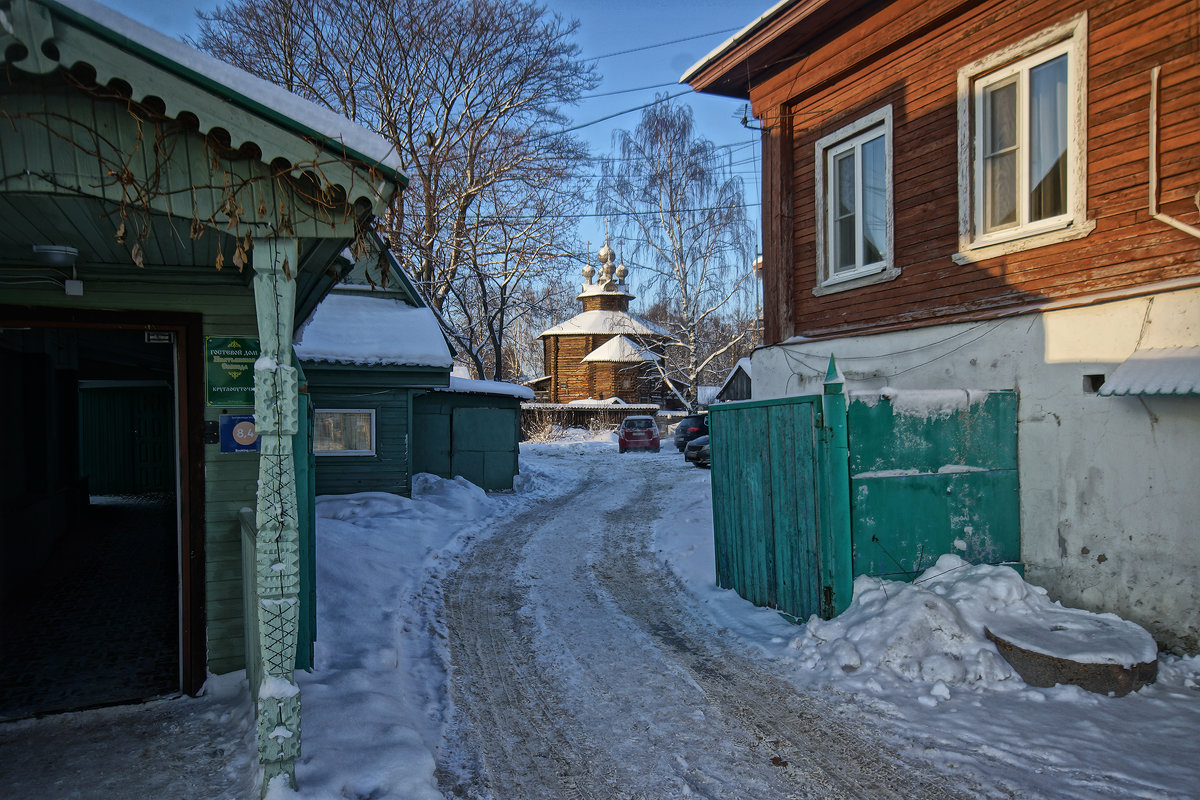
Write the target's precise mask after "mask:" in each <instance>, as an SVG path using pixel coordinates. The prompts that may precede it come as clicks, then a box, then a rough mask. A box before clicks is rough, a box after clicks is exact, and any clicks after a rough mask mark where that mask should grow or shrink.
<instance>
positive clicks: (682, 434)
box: [675, 414, 708, 451]
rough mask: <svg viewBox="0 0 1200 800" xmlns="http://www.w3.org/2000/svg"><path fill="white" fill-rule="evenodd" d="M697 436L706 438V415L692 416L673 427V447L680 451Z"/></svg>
mask: <svg viewBox="0 0 1200 800" xmlns="http://www.w3.org/2000/svg"><path fill="white" fill-rule="evenodd" d="M697 436H708V414H692V415H691V416H689V417H684V418H683V419H681V420H679V424H678V425H676V426H675V446H676V447H677V448H679V450H680V451H682V450H683V448H684V447H686V446H687V443H688V442H690V441H691V440H692V439H695V438H696V437H697Z"/></svg>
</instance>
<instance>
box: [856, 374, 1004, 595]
mask: <svg viewBox="0 0 1200 800" xmlns="http://www.w3.org/2000/svg"><path fill="white" fill-rule="evenodd" d="M946 394H948V393H938V395H941V396H944V395H946ZM917 396H918V397H919V396H920V395H919V394H918V395H917ZM936 397H937V395H935V404H934V405H933V406H927V407H924V408H922V407H920V404H918V407H917V408H915V409H914V408H908V409H905V408H903V407H897V404H896V403H893V401H892V400H891V399H890V398H889V397H887V396H883V397H880V396H878V395H875V396H862V395H856V396H855V397H854V398H853V399H852V401H851V402H850V409H849V427H850V442H849V444H850V487H851V498H852V499H851V515H852V524H851V529H852V532H853V541H854V574H855V575H879V576H887V577H890V578H894V579H897V580H911V579H913V578H915V577H916V576H917V575H918V574H919V573H921V572H922V571H924V570H925V569H926V568H928V567H930V566H932V565H933V563H934V562H935V561H936V560H937V558H938V556H939V555H941V554H943V553H956V554H958V555H959V556H961V557H962V558H964V559H966V560H967V561H970V562H972V563H976V564H981V563H990V564H996V563H1003V562H1015V561H1017V560H1018V559H1019V558H1020V555H1021V535H1020V527H1021V525H1020V514H1019V499H1018V483H1017V396H1016V393H1015V392H987V393H982V392H981V393H979V396H978V397H976V398H974V399H972V397H971V395H970V394H969V393H966V392H964V402H962V403H961V404H959V407H957V408H949V409H943V410H937V405H936ZM931 408H932V409H933V410H931Z"/></svg>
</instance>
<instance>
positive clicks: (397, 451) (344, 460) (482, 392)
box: [296, 239, 533, 495]
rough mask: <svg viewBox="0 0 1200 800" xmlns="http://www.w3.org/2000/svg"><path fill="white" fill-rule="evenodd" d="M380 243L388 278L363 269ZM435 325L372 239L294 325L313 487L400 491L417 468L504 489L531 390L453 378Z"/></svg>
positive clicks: (513, 468)
mask: <svg viewBox="0 0 1200 800" xmlns="http://www.w3.org/2000/svg"><path fill="white" fill-rule="evenodd" d="M379 252H383V253H384V258H385V259H387V263H388V267H387V275H388V276H389V277H388V280H387V281H386V283H385V282H383V281H381V280H379V279H378V278H377V277H376V276H374V275H372V276H370V277H369V276H368V275H367V272H366V268H367V266H371V268H372V269H374V268H375V267H376V265H377V264H378V256H377V253H379ZM442 324H443V323H442V321H441V320H440V319H439V318H438V316H437V315H436V313H435V312H434V311H433V310H432V309H430V308H429V307H428V306H427V305H426V303H425V301H424V299H423V298H422V297H421V295H420V293H419V292H418V291H417V290H416V288H415V287H414V286H413V284H412V282H411V281H410V280H409V278H408V276H407V275H406V274H405V273H404V271H403V269H402V268H401V267H400V265H399V263H397V262H396V260H395V259H394V258H393V257H392V256H391V254H390V253H389V252H387V251H386V250H383V244H382V242H381V241H379V240H377V239H375V240H373V242H372V249H371V253H370V254H369V255H367V256H364V257H363V258H360V259H359V260H358V261H357V262H356V263H355V264H354V266H353V267H352V269H351V270H349V272H348V273H347V275H346V277H345V279H344V280H343V282H342V283H340V284H339V285H338V286H337V288H336V289H335V290H334V291H333V292H331V293H330V294H329V296H328V297H326V298H325V299H324V300H323V301H322V302H321V304H320V306H318V307H317V309H316V310H315V311H314V312H313V314H312V316H311V318H310V319H309V320H308V321H307V322H306V323H305V325H304V326H303V327H302V328H301V329H300V331H299V332H298V333H297V340H296V354H297V356H298V357H299V358H300V361H301V362H302V363H303V365H304V371H305V374H306V375H308V377H309V397H310V398H311V401H312V405H313V409H314V414H313V416H314V427H313V452H314V455H315V460H316V486H317V494H351V493H354V492H394V493H397V494H403V495H408V494H410V493H411V490H412V476H413V475H414V474H416V473H418V472H429V473H432V474H434V475H439V476H441V477H445V478H452V477H455V476H462V477H464V478H466V479H467V480H469V481H471V482H472V483H474V484H475V485H477V486H480V487H482V488H484V489H487V490H493V489H511V488H512V486H513V477H514V476H515V475H516V474H517V469H518V465H517V439H518V429H519V426H520V413H521V412H520V401H521V399H527V398H532V397H533V392H531V391H530V390H529V389H527V388H525V387H524V386H517V385H514V384H510V383H501V382H497V381H483V380H471V379H468V378H464V377H460V376H452V375H451V368H452V367H453V355H454V354H453V350H452V349H451V348H450V345H449V344H448V343H447V340H446V337H445V335H444V334H443V332H442Z"/></svg>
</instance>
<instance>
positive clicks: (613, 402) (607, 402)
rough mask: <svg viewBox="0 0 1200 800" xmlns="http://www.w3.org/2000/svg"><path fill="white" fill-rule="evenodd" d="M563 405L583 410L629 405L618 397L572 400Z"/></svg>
mask: <svg viewBox="0 0 1200 800" xmlns="http://www.w3.org/2000/svg"><path fill="white" fill-rule="evenodd" d="M565 405H568V406H581V407H584V408H599V407H601V406H624V405H629V404H628V403H626V402H625V401H624V400H622V399H621V398H619V397H609V398H606V399H604V400H595V399H593V398H591V397H589V398H587V399H586V400H572V401H571V402H569V403H565Z"/></svg>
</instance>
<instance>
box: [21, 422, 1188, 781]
mask: <svg viewBox="0 0 1200 800" xmlns="http://www.w3.org/2000/svg"><path fill="white" fill-rule="evenodd" d="M615 451H616V443H615V439H614V437H613V436H612V435H611V434H585V433H583V432H579V431H573V432H571V434H570V435H569V436H568V437H566V438H565V439H562V440H559V441H556V442H550V443H540V444H537V445H529V444H525V445H522V448H521V475H519V476H518V479H517V482H516V488H515V490H514V491H513V492H506V493H493V494H487V493H485V492H483V491H482V490H480V489H479V488H477V487H475V486H473V485H471V484H470V483H468V482H466V481H464V480H462V479H455V480H445V479H441V478H436V477H433V476H430V475H418V476H415V477H414V480H413V496H412V498H411V499H410V498H405V497H399V496H396V495H391V494H382V493H366V494H358V495H351V496H346V497H323V498H320V500H319V502H318V516H319V520H318V628H317V634H318V643H317V654H316V656H317V657H316V669H315V670H314V671H313V672H312V673H300V674H298V675H297V682H298V683H299V685H300V687H301V698H302V704H303V732H302V735H303V753H302V756H301V758H300V759H299V761H298V763H297V765H296V774H297V779H298V783H299V790H298V791H296V792H293V791H292V790H290V789H288V788H287V787H286V786H284V785H282V784H273V785H272V786H271V787H269V792H268V796H269V797H270V798H272V800H285V799H287V798H295V797H300V798H306V799H308V800H334V799H335V798H346V797H372V798H378V799H382V798H396V799H397V800H399V799H400V798H404V799H405V800H409V799H410V798H411V799H413V800H437V799H440V798H442V797H443V795H442V794H441V793H440V792H439V789H438V783H437V780H436V777H435V767H436V765H435V757H436V756H435V754H437V753H438V752H439V747H440V746H442V745H443V742H444V738H443V736H444V733H445V731H446V723H447V720H448V718H449V715H450V714H451V713H452V711H453V709H452V708H451V707H450V703H449V700H448V697H447V693H446V685H447V672H446V668H447V647H446V639H445V637H446V635H447V633H446V631H445V629H444V627H443V626H442V624H441V618H440V616H439V615H440V610H441V601H442V595H441V591H442V590H441V586H442V579H443V578H444V577H445V576H447V575H448V574H450V573H451V572H452V571H453V570H454V569H455V567H456V565H458V564H459V563H462V562H463V560H464V559H467V558H470V555H471V552H472V548H473V547H474V546H476V545H477V544H479V543H481V542H483V541H485V540H488V539H489V537H491V536H494V535H499V534H502V533H503V531H504V530H505V522H506V520H509V519H511V518H512V517H514V516H515V515H516V514H518V513H520V512H521V511H523V510H527V509H529V508H531V507H532V506H533V505H534V504H536V503H540V502H543V501H550V500H553V499H554V498H555V497H559V496H562V495H564V494H566V493H567V492H568V491H569V490H570V489H571V488H572V487H574V486H577V485H578V484H579V482H580V480H581V478H582V476H583V475H585V474H587V469H586V467H587V465H588V464H589V462H591V463H593V464H594V463H595V460H596V459H602V460H603V459H607V460H608V461H609V462H611V464H612V465H614V466H615V467H616V469H614V470H611V471H612V472H614V473H615V474H614V475H613V477H612V480H614V481H618V480H620V479H621V474H620V468H619V467H620V465H621V464H623V463H627V462H622V461H620V460H618V459H619V458H629V456H621V457H618V456H616V454H615ZM676 456H677V454H675V453H674V452H671V453H664V454H662V455H661V456H635V457H636V458H659V459H662V460H663V466H664V468H663V469H661V470H660V471H659V474H661V479H662V480H663V481H670V482H671V483H672V485H671V486H670V488H669V489H668V490H666V491H664V492H662V495H661V496H663V497H664V498H667V500H666V501H665V503H664V505H663V506H662V507H660V508H657V509H656V510H655V512H654V513H655V516H656V517H657V520H656V521H655V522H654V523H653V541H652V543H651V549H652V551H653V552H654V553H655V555H656V557H657V559H658V561H659V563H660V564H661V568H662V569H664V570H669V571H670V572H671V573H672V574H674V575H675V576H676V578H677V581H678V584H679V585H680V586H681V587H683V588H682V589H681V591H683V592H685V595H686V596H687V597H688V598H690V599H689V600H688V602H689V603H691V604H692V605H693V607H695V608H697V609H700V610H701V613H703V614H705V615H707V616H708V617H709V618H711V619H712V620H713V621H714V622H715V623H716V624H717V626H719V629H720V630H721V631H722V634H721V635H722V636H725V637H729V638H730V639H732V640H734V641H736V642H737V643H739V647H740V648H741V650H742V651H743V652H744V653H745V654H746V655H747V656H749V657H752V658H755V659H758V660H761V661H762V662H763V663H764V664H767V665H770V667H771V669H772V670H773V672H774V673H775V674H776V675H778V676H779V677H780V678H781V679H783V680H786V681H789V682H791V684H792V685H794V686H795V687H796V689H797V691H813V690H816V691H820V692H824V693H831V694H832V695H836V696H838V697H842V698H845V699H847V700H849V701H850V702H852V703H853V704H854V705H855V706H856V707H858V708H860V709H861V711H862V714H863V715H864V717H865V718H866V719H868V720H870V723H871V724H872V725H873V727H875V728H876V729H877V730H878V732H879V734H880V736H882V737H883V738H884V739H885V740H886V741H888V742H890V743H891V745H892V746H894V747H895V748H896V749H898V750H904V751H906V752H911V753H916V754H917V756H918V757H920V758H922V759H924V760H927V761H929V762H930V763H932V764H933V765H934V766H935V767H936V768H937V769H938V770H940V771H941V772H942V773H944V774H945V775H947V776H959V775H969V776H972V777H973V779H974V780H975V781H977V782H979V783H981V784H982V785H987V786H990V787H1001V789H1002V790H1003V792H1009V793H1010V794H1008V795H1005V796H1019V797H1053V798H1060V797H1065V798H1079V799H1080V800H1082V799H1083V798H1095V797H1114V798H1115V797H1121V798H1129V797H1136V798H1185V797H1195V796H1196V791H1195V787H1196V786H1197V785H1200V743H1198V742H1197V737H1196V736H1195V732H1196V731H1197V730H1200V657H1195V656H1192V657H1176V656H1170V655H1166V654H1159V659H1160V666H1159V677H1158V681H1157V682H1156V683H1154V684H1152V685H1150V686H1147V687H1144V688H1142V689H1141V690H1140V691H1138V692H1135V693H1131V694H1129V695H1127V696H1125V697H1121V698H1117V697H1107V696H1102V695H1097V694H1093V693H1089V692H1086V691H1084V690H1082V689H1079V688H1078V687H1073V686H1057V687H1054V688H1049V689H1042V688H1033V687H1030V686H1028V685H1026V684H1025V683H1024V682H1023V681H1022V680H1021V679H1020V677H1018V676H1017V675H1016V673H1015V672H1014V671H1013V670H1012V669H1011V668H1010V667H1009V666H1008V664H1007V663H1006V662H1005V661H1004V660H1003V658H1001V657H1000V655H999V654H998V652H997V651H996V649H995V647H994V645H993V644H992V643H991V642H989V641H988V640H987V639H986V638H985V637H984V636H983V627H984V626H990V625H993V624H999V622H998V621H1002V620H1013V619H1016V620H1025V621H1029V620H1033V621H1039V623H1045V624H1047V625H1049V624H1060V623H1062V622H1063V620H1064V619H1066V620H1067V621H1068V623H1069V624H1076V623H1077V624H1080V625H1084V626H1086V624H1087V623H1086V619H1087V615H1078V616H1077V617H1075V618H1074V620H1073V621H1072V616H1071V615H1072V612H1071V611H1069V610H1067V609H1063V608H1062V607H1061V606H1058V605H1057V604H1055V603H1053V602H1051V601H1050V600H1049V599H1048V598H1047V597H1046V595H1045V593H1044V592H1043V591H1042V590H1041V589H1039V588H1037V587H1035V586H1032V585H1030V584H1028V583H1026V582H1025V581H1023V580H1022V579H1021V578H1020V576H1019V575H1018V574H1017V573H1016V572H1014V571H1013V570H1011V569H1008V568H1005V567H992V566H986V565H982V566H981V565H971V564H968V563H967V562H965V561H963V560H962V559H961V558H959V557H958V556H956V555H945V556H943V557H942V558H941V559H939V560H938V562H937V563H936V564H935V565H934V566H932V567H930V568H929V569H928V570H927V571H926V572H925V573H924V574H922V575H921V576H920V577H919V578H918V579H917V580H916V581H914V582H913V583H912V584H906V583H898V582H893V581H886V580H881V579H877V578H870V577H860V578H859V579H858V580H857V581H856V582H855V585H854V598H853V602H852V604H851V605H850V607H849V608H848V609H847V610H846V611H845V612H844V613H843V614H842V615H840V616H839V617H837V618H835V619H832V620H828V621H822V620H818V619H812V620H809V621H808V622H807V623H806V624H804V625H800V626H797V625H793V624H791V623H789V622H787V621H785V620H784V619H783V618H781V617H780V616H779V615H778V614H776V613H774V612H772V611H770V610H767V609H762V608H756V607H754V606H752V605H750V604H749V603H747V602H745V601H744V600H742V599H741V598H740V597H738V596H737V595H736V594H735V593H734V592H732V591H729V590H724V589H720V588H718V587H717V586H716V585H715V583H714V577H713V576H714V574H715V558H714V554H713V542H712V511H711V506H710V504H709V503H707V502H705V501H704V500H703V498H705V497H707V496H708V491H709V489H708V485H709V481H710V475H709V473H708V471H706V470H699V469H694V468H691V467H689V466H686V465H684V464H683V462H682V458H681V457H679V458H676ZM676 460H678V461H679V464H678V469H676V468H675V467H676V465H675V461H676ZM668 466H669V467H670V468H669V469H668V468H666V467H668ZM595 488H596V490H597V492H598V494H603V487H602V486H598V487H595ZM578 511H579V513H588V510H587V509H586V508H580V509H578ZM558 613H569V612H568V610H561V611H560V612H558ZM1051 619H1052V620H1053V621H1052V622H1047V620H1051ZM1135 627H1136V626H1133V627H1131V628H1130V630H1129V631H1128V633H1129V635H1128V636H1120V637H1118V638H1117V639H1114V640H1110V641H1104V642H1100V643H1093V645H1092V646H1091V647H1089V648H1086V652H1083V653H1079V654H1078V655H1080V656H1082V657H1090V658H1091V659H1093V660H1095V661H1098V662H1111V663H1122V664H1124V663H1131V662H1133V661H1138V660H1144V659H1146V658H1147V657H1148V656H1153V655H1154V652H1153V650H1154V648H1153V645H1152V644H1150V643H1148V642H1147V641H1146V639H1144V638H1141V636H1140V635H1139V634H1138V633H1137V631H1136V630H1134V629H1133V628H1135ZM1139 630H1140V629H1139ZM553 655H554V654H552V653H547V654H546V657H547V658H552V657H553ZM572 668H573V669H581V670H582V669H586V668H587V665H581V664H577V665H575V666H574V667H572ZM567 677H568V678H570V676H567ZM229 680H230V676H225V677H222V678H221V679H220V680H219V681H218V684H219V685H221V686H228V685H229ZM242 691H243V693H244V692H245V685H244V679H243V681H242ZM222 697H224V694H222ZM170 702H174V703H175V704H177V707H178V710H179V713H180V714H181V715H183V716H187V715H193V716H195V715H205V714H207V715H210V716H211V715H212V714H213V713H214V709H217V710H220V709H224V708H225V707H224V706H213V705H212V704H213V703H216V702H218V701H217V700H210V699H208V698H200V699H199V700H195V699H190V698H184V699H180V700H177V701H168V704H169V703H170ZM220 702H221V703H227V700H225V699H222V700H220ZM247 702H248V701H247ZM206 704H207V705H206ZM103 713H105V712H81V713H80V714H77V715H66V716H67V717H77V718H81V719H85V718H87V717H88V715H95V714H103ZM222 713H223V714H225V715H226V718H228V719H230V720H231V723H232V724H233V725H234V726H235V729H234V730H231V731H229V732H227V735H231V736H232V737H233V738H234V739H235V740H237V739H239V738H240V740H241V741H243V742H244V746H247V747H248V746H249V741H250V739H251V736H250V735H249V731H250V727H249V726H251V725H252V721H251V719H250V717H249V715H248V714H241V715H236V716H234V715H229V712H228V711H227V710H222ZM650 713H653V709H651V710H650ZM663 713H664V715H665V714H668V713H670V712H669V710H668V709H663ZM53 719H54V718H52V720H53ZM58 719H62V718H58ZM52 720H41V721H27V722H25V723H18V724H20V725H22V726H25V727H23V729H22V735H30V734H32V733H35V732H36V731H37V730H38V729H39V727H41V726H47V725H52V724H55V723H54V722H53V721H52ZM185 729H186V726H185ZM497 734H498V735H502V734H501V732H497ZM598 735H610V736H621V735H623V734H621V733H620V732H619V731H614V732H611V733H608V734H598ZM50 741H55V742H58V744H56V745H46V748H47V750H48V751H47V752H43V753H39V758H38V760H39V762H43V763H44V762H46V761H48V760H53V759H55V758H56V755H55V753H54V752H53V748H54V747H61V748H63V749H64V753H65V751H66V750H67V749H69V748H72V747H73V745H72V743H71V741H70V740H69V739H62V738H53V739H51V740H50ZM126 745H128V746H131V747H138V746H140V745H138V744H137V743H136V742H125V741H122V740H121V738H120V737H119V736H118V737H117V738H116V740H115V741H109V742H107V743H106V747H109V748H113V747H115V748H121V747H124V746H126ZM197 746H203V745H202V744H201V745H197V744H196V743H195V742H192V741H190V740H187V739H186V738H184V737H178V738H175V737H165V738H164V740H163V741H161V742H158V743H156V745H155V750H156V758H154V759H150V760H143V763H144V764H145V766H144V767H143V768H142V769H143V770H144V771H145V772H146V773H147V774H146V776H145V778H146V780H147V782H150V778H151V777H158V773H160V772H163V771H169V770H170V769H172V767H171V765H172V764H173V763H177V762H178V761H179V760H181V759H185V758H186V757H187V756H186V753H187V752H189V750H188V748H193V747H197ZM728 746H729V745H728V743H724V742H719V741H713V742H712V743H711V747H712V752H711V753H707V754H704V757H706V758H710V757H711V758H719V757H720V756H721V752H723V750H722V748H725V747H728ZM245 755H246V754H241V755H239V756H238V757H237V758H236V759H231V763H235V762H236V763H237V764H239V765H243V766H244V765H245V763H246V761H247V759H246V758H245ZM4 769H5V768H0V772H3V770H4ZM130 774H131V775H132V776H133V777H132V778H131V780H134V779H137V777H138V776H137V773H136V771H134V772H131V773H130ZM44 796H46V797H52V796H54V795H44ZM59 796H63V797H66V796H78V795H68V794H62V795H59ZM189 796H191V795H189ZM197 796H198V795H197ZM210 796H211V797H240V796H241V795H239V794H237V793H233V794H229V793H222V792H221V791H220V790H217V791H214V793H213V794H212V795H210Z"/></svg>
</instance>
